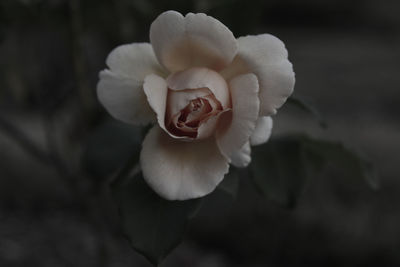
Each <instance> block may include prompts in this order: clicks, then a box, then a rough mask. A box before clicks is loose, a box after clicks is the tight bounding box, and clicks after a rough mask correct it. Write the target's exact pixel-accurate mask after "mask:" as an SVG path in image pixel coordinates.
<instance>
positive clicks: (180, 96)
mask: <svg viewBox="0 0 400 267" xmlns="http://www.w3.org/2000/svg"><path fill="white" fill-rule="evenodd" d="M209 94H211V91H210V90H208V89H207V88H202V89H198V90H184V91H172V90H169V92H168V107H167V108H168V113H169V115H171V116H172V115H175V114H177V113H178V112H180V111H181V110H182V109H183V108H185V107H186V106H187V105H188V104H189V102H190V100H193V99H196V98H199V97H204V96H206V95H209Z"/></svg>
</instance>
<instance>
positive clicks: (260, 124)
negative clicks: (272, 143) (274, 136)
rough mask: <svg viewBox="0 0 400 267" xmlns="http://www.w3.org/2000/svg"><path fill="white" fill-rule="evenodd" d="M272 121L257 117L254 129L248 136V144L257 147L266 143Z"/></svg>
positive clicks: (270, 131)
mask: <svg viewBox="0 0 400 267" xmlns="http://www.w3.org/2000/svg"><path fill="white" fill-rule="evenodd" d="M272 126H273V121H272V118H271V117H259V118H258V120H257V124H256V128H255V129H254V132H253V134H252V135H251V136H250V144H251V145H252V146H257V145H261V144H264V143H265V142H267V141H268V139H269V138H270V136H271V133H272Z"/></svg>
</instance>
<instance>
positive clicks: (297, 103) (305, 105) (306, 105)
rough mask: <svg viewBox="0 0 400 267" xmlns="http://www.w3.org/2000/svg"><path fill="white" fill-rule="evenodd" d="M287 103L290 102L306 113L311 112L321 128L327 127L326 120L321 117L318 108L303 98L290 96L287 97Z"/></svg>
mask: <svg viewBox="0 0 400 267" xmlns="http://www.w3.org/2000/svg"><path fill="white" fill-rule="evenodd" d="M287 103H288V104H292V105H293V106H295V107H297V108H299V109H301V110H303V111H305V112H306V113H309V114H311V115H312V116H313V117H314V118H315V119H316V120H317V122H318V124H319V125H320V126H321V127H322V128H326V127H328V125H327V123H326V121H325V120H324V119H323V118H322V116H321V114H320V113H319V112H318V110H317V109H316V108H315V107H313V106H312V105H310V104H309V103H307V102H306V101H304V100H303V99H301V98H298V97H294V96H291V97H290V98H288V100H287Z"/></svg>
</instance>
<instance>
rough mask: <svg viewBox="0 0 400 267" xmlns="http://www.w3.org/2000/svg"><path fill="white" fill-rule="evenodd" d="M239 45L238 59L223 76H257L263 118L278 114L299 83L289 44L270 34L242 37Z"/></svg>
mask: <svg viewBox="0 0 400 267" xmlns="http://www.w3.org/2000/svg"><path fill="white" fill-rule="evenodd" d="M238 43H239V50H238V54H237V56H236V57H235V59H234V61H233V62H232V64H231V65H230V66H229V67H228V68H226V69H224V70H223V71H222V72H221V75H222V76H224V77H225V78H226V79H228V80H229V79H231V78H233V77H235V76H237V75H240V74H243V73H254V74H255V75H256V76H257V78H258V81H259V84H260V93H259V95H260V101H261V104H260V116H270V115H273V114H275V113H276V110H277V109H278V108H279V107H281V106H282V105H283V104H284V103H285V101H286V99H287V98H288V97H289V96H290V95H291V94H292V92H293V88H294V84H295V74H294V72H293V66H292V64H291V63H290V62H289V60H288V53H287V50H286V48H285V45H284V44H283V42H282V41H281V40H279V39H278V38H276V37H275V36H272V35H270V34H262V35H257V36H246V37H240V38H239V39H238Z"/></svg>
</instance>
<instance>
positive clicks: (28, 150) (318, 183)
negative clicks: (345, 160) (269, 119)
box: [0, 0, 400, 267]
mask: <svg viewBox="0 0 400 267" xmlns="http://www.w3.org/2000/svg"><path fill="white" fill-rule="evenodd" d="M168 9H174V10H177V11H180V12H182V13H187V12H190V11H191V12H205V13H207V14H209V15H212V16H214V17H215V18H217V19H218V20H220V21H221V22H223V23H224V24H225V25H226V26H228V27H229V28H230V29H231V30H232V32H233V33H234V34H235V36H236V37H239V36H241V35H247V34H259V33H265V32H267V33H271V34H274V35H276V36H278V37H279V38H280V39H282V40H283V41H284V42H285V44H286V46H287V48H288V50H289V58H290V60H291V62H292V63H293V65H294V70H295V72H296V80H297V81H296V87H295V95H297V96H301V97H302V98H303V99H305V100H307V101H308V102H309V103H312V104H313V105H314V106H315V107H316V108H317V109H318V110H319V111H320V113H321V114H322V115H323V116H324V118H325V119H326V121H327V123H328V125H329V127H328V128H327V129H321V128H320V127H319V126H318V124H317V123H316V122H315V120H313V119H312V118H310V117H309V116H307V115H306V114H304V113H303V112H301V111H299V110H297V109H293V108H290V107H284V108H282V109H281V110H280V112H279V113H278V115H277V116H276V117H275V128H274V132H273V135H274V136H279V135H281V134H284V133H292V132H307V133H310V134H311V135H313V136H317V137H322V138H325V139H330V140H341V141H343V142H344V143H345V144H347V145H348V146H349V147H351V148H353V149H355V150H357V151H359V152H360V153H362V154H364V155H365V156H366V157H368V158H370V159H371V160H372V161H373V162H374V164H375V165H376V167H377V169H378V172H379V177H380V189H379V190H378V191H374V190H371V189H370V188H369V187H368V186H367V184H366V183H364V182H363V181H359V180H355V179H352V177H349V175H346V170H342V169H339V168H335V167H331V168H329V169H328V170H326V171H324V172H323V173H322V174H320V175H317V176H315V177H310V179H309V180H308V182H307V185H306V187H305V190H304V191H303V192H302V194H301V196H300V198H299V200H298V204H297V206H296V207H295V208H294V209H285V208H282V207H280V206H278V205H276V204H275V203H273V202H271V201H267V200H265V199H263V198H261V197H259V196H258V195H257V193H256V191H255V190H254V188H253V186H252V184H251V183H250V182H249V181H248V179H246V178H247V177H242V179H241V181H240V183H241V184H240V191H239V194H238V197H237V199H232V198H231V197H230V196H229V195H226V194H224V193H220V192H216V193H214V194H212V195H211V196H210V197H208V198H207V199H206V203H205V205H204V207H203V208H202V210H201V211H200V213H199V216H198V217H197V218H195V219H194V220H193V221H192V222H191V224H190V227H189V229H188V234H187V236H186V238H185V240H184V242H183V243H182V244H181V245H180V246H179V247H178V248H177V249H176V250H174V252H173V253H172V254H171V255H170V256H169V257H168V258H167V260H166V261H165V263H164V264H163V265H162V266H166V267H167V266H196V267H201V266H207V267H214V266H215V267H220V266H243V267H244V266H246V267H247V266H252V267H255V266H400V253H399V251H400V204H399V203H400V187H399V185H400V180H399V179H398V178H399V177H398V176H399V174H400V169H399V167H398V162H399V158H400V157H399V156H400V155H399V152H400V125H399V119H398V116H399V112H400V105H399V104H400V103H399V101H400V100H399V96H400V94H399V89H400V88H399V84H400V75H399V74H400V73H399V71H400V68H399V67H400V63H399V60H400V16H399V15H398V14H399V11H400V2H399V1H397V0H387V1H373V0H366V1H361V0H358V1H345V0H339V1H333V0H328V1H319V0H306V1H291V0H283V1H278V0H275V1H274V0H271V1H227V0H215V1H212V0H202V1H201V0H199V1H177V0H171V1H156V0H109V1H105V0H97V1H95V0H85V1H78V0H70V1H67V0H47V1H46V0H1V2H0V199H1V202H0V266H5V267H8V266H43V267H45V266H96V267H100V266H121V267H122V266H150V265H149V263H147V261H146V260H145V259H144V258H143V257H142V256H140V255H139V254H137V253H135V252H134V251H132V250H131V248H130V247H129V244H128V242H127V241H126V240H125V239H124V238H123V237H122V235H121V233H120V231H119V228H118V220H117V219H116V218H117V216H116V214H115V213H114V212H115V210H114V209H113V206H112V205H110V204H109V203H110V202H109V201H110V199H109V198H108V197H107V196H108V195H107V186H106V185H107V179H105V178H104V177H103V178H98V177H101V176H102V175H101V174H99V175H96V174H93V171H92V172H90V174H91V175H88V174H87V170H86V169H85V168H84V167H82V166H83V163H82V157H81V155H82V151H85V148H86V147H87V143H88V142H90V140H91V138H92V137H93V132H95V130H96V129H97V128H98V127H99V125H101V124H102V123H103V122H104V121H108V120H109V121H111V122H112V120H111V119H110V118H109V117H108V115H107V114H105V112H104V111H103V110H102V108H101V106H100V105H99V104H98V102H97V99H96V96H95V87H96V83H97V80H98V72H99V71H100V70H102V69H104V68H105V58H106V56H107V54H108V53H109V52H110V51H111V49H113V48H114V47H116V46H118V45H121V44H123V43H130V42H143V41H148V31H149V27H150V23H151V22H152V21H153V20H154V19H155V18H156V16H157V15H158V14H160V13H161V12H162V11H165V10H168ZM113 123H116V122H113ZM114 126H115V125H114ZM116 127H117V128H118V127H120V128H121V127H122V128H123V127H125V126H123V125H119V124H118V125H117V126H116ZM110 136H111V137H110ZM110 136H108V137H107V138H105V139H104V142H113V141H112V140H113V138H112V137H113V134H111V135H110ZM114 140H115V138H114ZM94 146H98V147H99V149H100V151H101V146H102V144H101V142H100V143H97V144H94ZM122 146H123V145H122ZM48 151H49V154H50V157H48V153H47V152H48ZM98 153H99V154H98V155H100V156H101V152H98ZM103 153H107V151H103ZM288 167H290V166H288ZM82 170H84V171H82ZM94 172H96V170H95V171H94ZM107 177H108V176H107ZM97 178H98V180H97Z"/></svg>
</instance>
